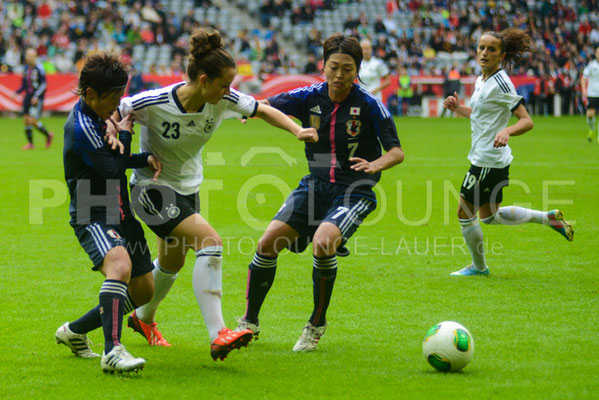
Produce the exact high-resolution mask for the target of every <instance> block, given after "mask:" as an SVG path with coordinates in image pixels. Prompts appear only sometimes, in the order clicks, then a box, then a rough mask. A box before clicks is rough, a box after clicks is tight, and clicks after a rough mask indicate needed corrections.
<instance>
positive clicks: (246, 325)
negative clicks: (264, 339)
mask: <svg viewBox="0 0 599 400" xmlns="http://www.w3.org/2000/svg"><path fill="white" fill-rule="evenodd" d="M246 329H249V330H250V331H252V338H253V339H254V340H258V335H259V334H260V323H257V324H253V323H251V322H249V321H247V320H246V319H245V318H244V317H239V319H238V320H237V328H235V329H234V330H233V332H241V331H244V330H246Z"/></svg>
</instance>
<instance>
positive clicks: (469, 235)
mask: <svg viewBox="0 0 599 400" xmlns="http://www.w3.org/2000/svg"><path fill="white" fill-rule="evenodd" d="M460 225H461V226H462V236H464V241H465V242H466V245H467V246H468V248H469V249H470V254H471V255H472V265H473V266H474V268H476V269H477V270H479V271H483V270H484V269H485V268H487V263H486V261H485V245H484V243H483V230H482V229H481V227H480V225H479V224H478V218H477V217H474V218H472V219H460Z"/></svg>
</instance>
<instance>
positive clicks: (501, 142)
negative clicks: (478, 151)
mask: <svg viewBox="0 0 599 400" xmlns="http://www.w3.org/2000/svg"><path fill="white" fill-rule="evenodd" d="M509 140H510V134H509V133H507V132H506V131H505V130H502V131H501V132H499V133H498V134H497V135H496V136H495V141H494V142H493V147H505V146H507V142H508V141H509Z"/></svg>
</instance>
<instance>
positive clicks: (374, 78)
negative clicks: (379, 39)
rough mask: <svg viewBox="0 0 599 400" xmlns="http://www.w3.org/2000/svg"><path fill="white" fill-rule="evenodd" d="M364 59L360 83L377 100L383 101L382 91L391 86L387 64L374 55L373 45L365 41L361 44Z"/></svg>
mask: <svg viewBox="0 0 599 400" xmlns="http://www.w3.org/2000/svg"><path fill="white" fill-rule="evenodd" d="M360 46H361V47H362V53H363V54H364V59H363V60H362V64H361V66H360V76H359V77H360V81H362V83H363V85H362V86H363V87H364V89H366V90H367V91H369V92H370V93H371V94H373V95H374V96H375V97H376V98H377V99H379V100H383V93H382V90H383V89H385V88H386V87H388V86H389V85H391V77H390V76H389V74H390V72H391V71H389V68H387V65H385V62H384V61H383V60H381V59H379V58H376V57H374V55H373V54H372V43H371V42H370V40H367V39H364V40H362V41H361V42H360Z"/></svg>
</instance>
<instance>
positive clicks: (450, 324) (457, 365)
mask: <svg viewBox="0 0 599 400" xmlns="http://www.w3.org/2000/svg"><path fill="white" fill-rule="evenodd" d="M422 351H423V352H424V358H426V360H427V361H428V363H429V364H430V365H432V366H433V368H435V369H436V370H438V371H441V372H450V371H452V372H453V371H459V370H461V369H462V368H464V367H465V366H466V365H468V363H469V362H470V359H472V355H473V354H474V340H473V339H472V335H470V332H468V329H466V328H464V327H463V326H462V325H460V324H458V323H457V322H454V321H443V322H440V323H438V324H437V325H435V326H433V327H432V328H430V329H429V330H428V332H427V333H426V336H425V337H424V342H423V343H422Z"/></svg>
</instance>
